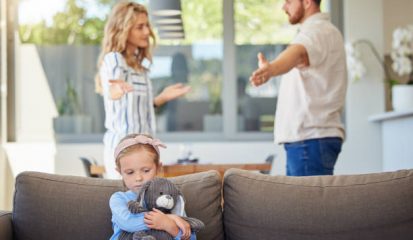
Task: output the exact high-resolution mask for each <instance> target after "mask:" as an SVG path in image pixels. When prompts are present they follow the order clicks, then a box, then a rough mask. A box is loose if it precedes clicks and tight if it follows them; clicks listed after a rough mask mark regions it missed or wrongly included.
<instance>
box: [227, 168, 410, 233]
mask: <svg viewBox="0 0 413 240" xmlns="http://www.w3.org/2000/svg"><path fill="white" fill-rule="evenodd" d="M223 194H224V199H225V201H224V231H225V234H226V236H227V239H236V240H243V239H248V240H250V239H289V240H294V239H300V240H307V239H317V240H320V239H363V240H368V239H413V170H403V171H397V172H386V173H376V174H364V175H347V176H346V175H343V176H313V177H287V176H268V175H263V174H259V173H252V172H249V171H244V170H236V169H231V170H229V171H227V172H226V174H225V176H224V186H223Z"/></svg>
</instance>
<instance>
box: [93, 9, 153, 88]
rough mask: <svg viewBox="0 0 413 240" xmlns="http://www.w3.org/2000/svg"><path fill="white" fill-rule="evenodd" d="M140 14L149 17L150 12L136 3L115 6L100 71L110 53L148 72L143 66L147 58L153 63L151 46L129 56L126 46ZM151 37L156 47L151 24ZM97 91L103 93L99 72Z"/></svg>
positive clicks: (104, 39)
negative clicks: (117, 53)
mask: <svg viewBox="0 0 413 240" xmlns="http://www.w3.org/2000/svg"><path fill="white" fill-rule="evenodd" d="M139 14H145V15H146V16H148V11H147V10H146V8H145V6H143V5H141V4H139V3H135V2H127V1H122V2H120V3H118V4H116V5H115V6H114V8H113V9H112V12H111V13H110V15H109V18H108V20H107V22H106V25H105V30H104V37H103V40H102V47H101V48H102V49H101V52H100V55H99V58H98V63H97V67H98V69H99V68H100V66H101V65H102V61H103V58H104V56H105V54H107V53H109V52H119V53H121V54H122V55H123V56H124V57H125V60H126V63H127V64H128V65H129V66H131V67H133V68H134V69H136V70H139V71H143V70H144V71H146V70H147V69H146V68H145V67H143V66H142V61H143V60H144V59H145V58H146V59H148V60H149V62H150V63H152V54H151V48H150V45H149V46H148V47H146V48H138V49H137V50H138V53H137V55H127V54H126V45H127V41H128V36H129V32H130V30H131V29H132V27H133V25H134V24H135V22H136V19H137V18H138V15H139ZM149 36H150V38H151V41H152V43H153V45H155V43H156V41H155V34H154V33H153V30H152V27H151V25H150V24H149ZM95 90H96V92H97V93H100V94H101V93H102V83H101V79H100V76H99V70H98V73H97V74H96V77H95Z"/></svg>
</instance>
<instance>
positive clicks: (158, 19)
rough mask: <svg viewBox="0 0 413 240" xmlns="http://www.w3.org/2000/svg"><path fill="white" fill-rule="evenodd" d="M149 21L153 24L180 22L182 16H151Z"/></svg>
mask: <svg viewBox="0 0 413 240" xmlns="http://www.w3.org/2000/svg"><path fill="white" fill-rule="evenodd" d="M151 21H152V23H154V24H155V25H160V24H182V18H181V16H180V15H176V16H169V17H159V16H152V20H151Z"/></svg>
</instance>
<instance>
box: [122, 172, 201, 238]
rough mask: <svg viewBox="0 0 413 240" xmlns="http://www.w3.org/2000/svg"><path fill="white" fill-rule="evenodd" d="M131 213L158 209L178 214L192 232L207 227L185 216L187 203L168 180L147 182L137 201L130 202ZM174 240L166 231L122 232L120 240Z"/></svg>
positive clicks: (166, 212)
mask: <svg viewBox="0 0 413 240" xmlns="http://www.w3.org/2000/svg"><path fill="white" fill-rule="evenodd" d="M128 208H129V211H131V213H135V214H136V213H142V212H148V211H151V210H152V209H153V208H156V209H158V210H160V211H162V212H163V213H165V214H176V215H178V216H180V217H182V219H184V220H185V221H187V222H188V223H189V225H190V226H191V231H192V232H198V231H199V230H201V229H203V228H204V227H205V225H204V223H203V222H202V221H201V220H199V219H196V218H190V217H186V216H184V213H185V212H184V209H185V202H184V198H183V195H182V194H181V192H180V191H179V189H178V188H177V187H176V186H175V184H173V183H172V182H171V181H169V180H168V179H166V178H154V179H152V180H150V181H148V182H146V183H145V184H144V185H143V186H142V188H141V189H140V191H139V194H138V199H137V200H136V201H130V202H128ZM130 239H133V240H172V239H174V237H173V236H171V235H170V234H169V233H167V232H166V231H161V230H155V229H149V230H145V231H139V232H135V233H127V232H122V234H121V235H120V237H119V240H130Z"/></svg>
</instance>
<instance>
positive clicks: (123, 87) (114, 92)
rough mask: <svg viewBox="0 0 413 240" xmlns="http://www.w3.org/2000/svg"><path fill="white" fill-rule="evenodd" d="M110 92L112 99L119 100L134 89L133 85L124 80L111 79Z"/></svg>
mask: <svg viewBox="0 0 413 240" xmlns="http://www.w3.org/2000/svg"><path fill="white" fill-rule="evenodd" d="M109 83H110V87H109V93H110V97H111V98H112V100H118V99H120V98H121V97H123V95H125V94H126V93H128V92H132V91H133V86H132V85H130V84H129V83H127V82H125V81H123V80H109Z"/></svg>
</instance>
